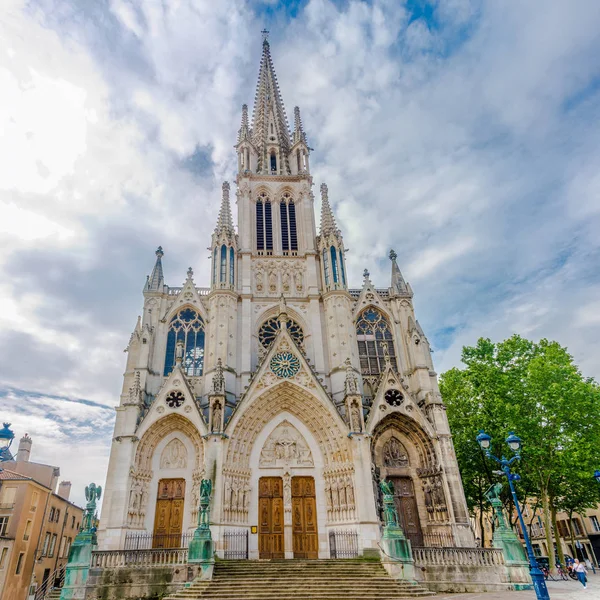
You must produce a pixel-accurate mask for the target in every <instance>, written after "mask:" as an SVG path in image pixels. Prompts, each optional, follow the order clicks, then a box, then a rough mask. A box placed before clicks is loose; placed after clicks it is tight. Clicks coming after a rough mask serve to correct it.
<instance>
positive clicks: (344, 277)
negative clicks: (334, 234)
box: [340, 250, 346, 286]
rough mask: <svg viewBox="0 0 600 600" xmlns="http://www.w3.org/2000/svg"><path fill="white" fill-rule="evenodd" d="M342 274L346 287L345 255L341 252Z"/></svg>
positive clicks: (343, 283)
mask: <svg viewBox="0 0 600 600" xmlns="http://www.w3.org/2000/svg"><path fill="white" fill-rule="evenodd" d="M340 273H341V275H342V285H344V286H345V285H346V269H345V268H344V253H343V252H342V250H340Z"/></svg>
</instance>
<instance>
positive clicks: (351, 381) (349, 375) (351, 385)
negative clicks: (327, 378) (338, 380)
mask: <svg viewBox="0 0 600 600" xmlns="http://www.w3.org/2000/svg"><path fill="white" fill-rule="evenodd" d="M344 364H345V365H346V381H345V382H344V388H345V391H346V395H352V394H358V378H357V377H356V373H355V372H354V369H353V368H352V363H351V362H350V357H348V358H347V359H346V360H345V361H344Z"/></svg>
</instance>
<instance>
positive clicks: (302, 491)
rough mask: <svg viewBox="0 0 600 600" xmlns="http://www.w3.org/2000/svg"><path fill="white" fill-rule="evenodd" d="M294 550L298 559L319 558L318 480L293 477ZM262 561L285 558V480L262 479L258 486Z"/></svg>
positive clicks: (259, 547) (278, 478)
mask: <svg viewBox="0 0 600 600" xmlns="http://www.w3.org/2000/svg"><path fill="white" fill-rule="evenodd" d="M291 483H292V489H291V501H292V506H291V509H292V528H291V529H292V532H291V533H292V548H293V552H294V558H318V555H319V553H318V549H319V539H318V530H317V506H316V495H315V480H314V478H312V477H292V482H291ZM258 488H259V498H258V512H259V522H260V525H259V532H258V533H259V535H258V549H259V557H260V558H285V541H284V535H285V527H284V503H283V480H282V478H281V477H261V478H260V480H259V484H258Z"/></svg>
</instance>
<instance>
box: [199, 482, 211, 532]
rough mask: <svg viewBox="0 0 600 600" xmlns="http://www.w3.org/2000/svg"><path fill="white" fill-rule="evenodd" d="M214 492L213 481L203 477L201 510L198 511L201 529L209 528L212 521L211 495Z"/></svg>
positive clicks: (201, 483)
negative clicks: (210, 519)
mask: <svg viewBox="0 0 600 600" xmlns="http://www.w3.org/2000/svg"><path fill="white" fill-rule="evenodd" d="M211 493H212V481H211V480H210V479H203V480H202V481H201V482H200V510H199V511H198V526H199V527H200V529H209V528H210V521H209V514H210V495H211Z"/></svg>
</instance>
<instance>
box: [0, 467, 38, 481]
mask: <svg viewBox="0 0 600 600" xmlns="http://www.w3.org/2000/svg"><path fill="white" fill-rule="evenodd" d="M15 479H18V480H29V481H33V479H32V478H31V477H26V476H25V475H21V474H20V473H15V472H14V471H9V470H8V469H0V480H2V481H7V480H15Z"/></svg>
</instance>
